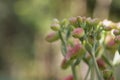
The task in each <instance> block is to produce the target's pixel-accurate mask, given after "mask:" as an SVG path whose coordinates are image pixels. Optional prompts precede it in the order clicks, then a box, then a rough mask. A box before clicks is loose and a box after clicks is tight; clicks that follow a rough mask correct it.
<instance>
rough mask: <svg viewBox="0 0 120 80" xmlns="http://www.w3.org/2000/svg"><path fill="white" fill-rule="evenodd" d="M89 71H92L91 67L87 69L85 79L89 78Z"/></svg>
mask: <svg viewBox="0 0 120 80" xmlns="http://www.w3.org/2000/svg"><path fill="white" fill-rule="evenodd" d="M89 72H90V67H89V68H88V70H87V73H86V76H85V79H84V80H87V78H88V75H89Z"/></svg>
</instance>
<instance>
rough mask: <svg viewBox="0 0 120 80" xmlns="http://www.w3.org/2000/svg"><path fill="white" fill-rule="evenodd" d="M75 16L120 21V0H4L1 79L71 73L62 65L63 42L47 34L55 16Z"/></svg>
mask: <svg viewBox="0 0 120 80" xmlns="http://www.w3.org/2000/svg"><path fill="white" fill-rule="evenodd" d="M72 16H87V17H92V18H94V17H96V18H100V19H101V20H103V19H110V20H112V21H115V22H119V21H120V0H0V80H61V79H62V78H63V77H65V76H66V75H68V74H71V71H70V70H69V69H68V70H65V71H64V70H62V69H61V68H60V63H61V60H62V55H61V53H60V46H59V45H60V44H59V42H56V43H53V44H49V43H47V42H46V41H45V40H44V38H45V35H46V34H47V33H49V31H50V27H49V26H50V23H51V22H52V20H53V19H54V18H58V19H59V20H62V19H64V18H69V17H72ZM118 68H119V67H118ZM81 69H82V67H81ZM80 73H81V74H82V73H83V72H82V71H81V72H80ZM116 74H117V73H116ZM79 75H80V74H79ZM116 76H117V80H119V77H118V76H119V74H118V75H116Z"/></svg>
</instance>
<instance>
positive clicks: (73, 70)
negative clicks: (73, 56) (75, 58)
mask: <svg viewBox="0 0 120 80" xmlns="http://www.w3.org/2000/svg"><path fill="white" fill-rule="evenodd" d="M75 67H76V66H75V65H74V64H72V65H71V69H72V74H73V76H74V80H77V74H76V70H75Z"/></svg>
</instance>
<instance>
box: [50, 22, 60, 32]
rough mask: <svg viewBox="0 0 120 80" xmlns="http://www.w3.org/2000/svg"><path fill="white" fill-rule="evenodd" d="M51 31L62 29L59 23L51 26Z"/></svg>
mask: <svg viewBox="0 0 120 80" xmlns="http://www.w3.org/2000/svg"><path fill="white" fill-rule="evenodd" d="M51 29H52V30H54V31H58V30H59V29H60V24H58V23H53V24H51Z"/></svg>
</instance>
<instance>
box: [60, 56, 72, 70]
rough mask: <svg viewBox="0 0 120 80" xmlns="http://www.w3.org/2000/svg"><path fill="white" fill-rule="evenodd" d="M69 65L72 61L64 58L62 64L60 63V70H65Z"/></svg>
mask: <svg viewBox="0 0 120 80" xmlns="http://www.w3.org/2000/svg"><path fill="white" fill-rule="evenodd" d="M71 63H72V61H70V60H67V59H66V58H64V59H63V60H62V63H61V68H62V69H67V68H68V67H69V66H70V64H71Z"/></svg>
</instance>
